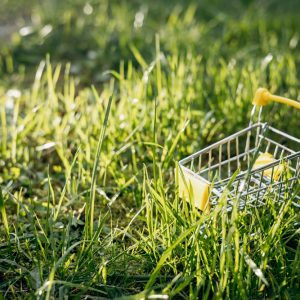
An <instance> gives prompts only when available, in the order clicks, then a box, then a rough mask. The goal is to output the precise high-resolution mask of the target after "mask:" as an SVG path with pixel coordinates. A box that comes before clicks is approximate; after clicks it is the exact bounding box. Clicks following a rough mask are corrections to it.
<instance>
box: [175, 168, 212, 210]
mask: <svg viewBox="0 0 300 300" xmlns="http://www.w3.org/2000/svg"><path fill="white" fill-rule="evenodd" d="M178 173H179V176H178V184H179V196H180V197H181V198H183V199H185V200H187V201H189V202H190V201H193V202H194V205H195V207H196V208H198V209H200V210H202V211H209V209H210V205H209V201H208V196H209V185H208V184H207V183H206V182H204V181H201V180H200V179H198V178H196V177H195V176H193V175H191V174H189V173H188V172H184V171H182V172H181V171H180V170H179V172H178ZM183 177H184V178H183Z"/></svg>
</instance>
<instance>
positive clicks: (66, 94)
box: [0, 0, 300, 299]
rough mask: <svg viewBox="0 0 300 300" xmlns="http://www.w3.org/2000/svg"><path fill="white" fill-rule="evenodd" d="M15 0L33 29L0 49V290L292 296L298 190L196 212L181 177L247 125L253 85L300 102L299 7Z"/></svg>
mask: <svg viewBox="0 0 300 300" xmlns="http://www.w3.org/2000/svg"><path fill="white" fill-rule="evenodd" d="M13 2H14V1H12V2H10V3H9V2H8V1H6V2H5V4H4V6H2V10H3V11H6V12H7V16H9V15H11V16H13V17H14V18H15V19H18V20H19V24H21V27H22V26H25V25H26V26H31V27H30V28H31V29H30V30H31V33H30V34H28V35H25V36H22V35H20V34H19V33H18V30H17V29H16V30H15V32H14V33H13V35H12V36H11V39H9V40H5V42H3V43H1V44H0V74H1V79H0V119H1V130H0V137H1V147H0V186H1V190H0V191H1V192H0V211H1V224H0V232H1V241H0V293H1V294H0V297H3V298H12V299H24V298H28V299H32V298H40V299H45V298H46V299H54V298H58V299H65V297H69V298H76V297H77V298H78V299H81V298H82V299H106V298H117V297H123V299H167V298H168V297H169V298H174V299H187V298H190V299H199V298H200V299H212V298H214V299H222V298H229V299H265V298H268V299H273V298H283V299H298V298H299V296H300V285H299V282H300V280H299V279H300V274H299V270H300V242H299V235H300V231H299V228H300V227H299V224H300V215H299V209H297V208H295V207H294V206H293V205H291V202H292V197H291V195H287V197H286V199H285V200H286V201H285V202H284V203H283V204H282V205H278V204H275V203H274V201H272V198H273V196H272V195H271V196H270V197H269V198H268V199H267V200H266V205H265V206H264V207H262V208H259V209H253V210H251V212H250V213H247V212H246V211H238V210H237V200H236V199H232V200H233V201H234V203H235V205H234V209H233V212H232V213H228V212H226V211H224V210H223V209H222V207H223V206H224V205H225V203H226V201H227V200H228V199H227V197H226V195H224V196H223V197H222V198H221V199H220V204H219V205H218V206H217V207H215V208H214V209H213V210H212V211H211V212H210V213H209V214H201V213H199V212H198V211H196V210H195V208H191V207H188V206H187V204H186V203H185V202H182V201H181V199H180V198H179V197H178V191H177V185H176V179H175V176H174V168H175V167H176V161H178V160H179V159H181V158H183V157H184V156H186V155H189V154H191V153H193V152H195V151H197V150H199V149H201V148H203V147H204V146H206V145H209V144H211V143H212V142H214V141H217V140H219V139H221V138H223V137H225V136H227V135H229V134H231V133H233V132H236V131H238V130H239V129H241V128H243V127H245V126H246V125H247V124H248V120H249V114H250V110H251V99H252V97H253V93H254V92H255V90H256V88H257V87H259V86H265V87H267V88H269V89H270V90H271V91H272V92H276V93H278V94H280V95H285V96H288V97H290V98H292V99H298V100H299V99H300V98H299V97H300V96H299V63H300V52H299V45H298V39H299V30H298V28H299V20H298V19H299V18H298V14H299V6H297V5H296V4H295V3H294V2H293V1H290V2H289V1H287V2H286V3H285V5H282V4H281V3H280V2H278V1H270V2H268V3H267V2H256V1H241V2H240V1H232V2H231V3H230V4H226V3H223V2H220V1H204V2H203V3H196V2H190V3H186V2H185V1H176V3H174V4H166V3H161V2H160V1H151V2H147V1H146V2H140V1H133V2H131V3H130V4H128V3H126V2H123V1H121V2H119V1H118V2H117V1H112V2H111V1H104V0H103V1H90V2H89V3H90V5H92V7H93V12H92V14H91V15H86V14H85V13H84V10H83V8H84V7H85V5H86V3H85V2H84V1H81V0H77V1H44V2H43V3H42V2H41V3H39V2H37V1H30V2H29V3H28V6H27V7H26V5H25V3H23V5H21V4H18V6H13ZM16 3H19V2H18V1H17V2H16ZM19 5H20V7H19ZM23 6H24V10H22V7H23ZM25 7H26V9H25ZM6 9H7V10H6ZM89 9H90V8H89V7H86V8H85V12H88V11H89ZM137 12H141V13H143V14H144V20H143V25H142V26H141V27H139V26H138V25H136V28H135V27H134V20H135V19H136V18H137V17H136V13H137ZM30 16H32V18H30ZM58 16H59V17H58ZM2 20H3V21H2ZM9 20H10V18H9V17H7V18H4V17H3V18H2V19H0V22H5V24H6V23H9V22H10V21H9ZM136 22H137V21H136ZM46 25H51V27H49V26H48V27H46V29H48V31H49V29H50V28H51V30H50V32H48V33H47V31H46V30H45V29H44V31H43V28H45V26H46ZM46 33H47V34H46ZM0 38H1V36H0ZM263 117H264V119H265V120H267V121H270V123H271V124H273V125H275V126H276V127H278V128H281V129H283V130H286V131H288V132H289V133H290V134H293V135H295V136H297V135H298V133H299V117H300V114H299V112H295V111H294V110H292V109H289V108H286V107H282V106H277V105H271V106H270V107H269V108H267V109H266V110H264V114H263ZM295 192H299V189H298V191H297V190H296V191H295Z"/></svg>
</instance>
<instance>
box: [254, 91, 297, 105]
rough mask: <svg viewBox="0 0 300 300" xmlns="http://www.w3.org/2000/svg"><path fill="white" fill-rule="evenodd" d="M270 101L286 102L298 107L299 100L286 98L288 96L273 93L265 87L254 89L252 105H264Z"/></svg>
mask: <svg viewBox="0 0 300 300" xmlns="http://www.w3.org/2000/svg"><path fill="white" fill-rule="evenodd" d="M271 101H273V102H279V103H283V104H287V105H289V106H292V107H295V108H297V109H300V102H298V101H295V100H291V99H288V98H284V97H280V96H276V95H273V94H271V93H270V92H269V91H268V90H267V89H265V88H259V89H258V90H257V91H256V93H255V95H254V98H253V102H252V103H253V104H254V105H258V106H265V105H267V104H268V103H269V102H271Z"/></svg>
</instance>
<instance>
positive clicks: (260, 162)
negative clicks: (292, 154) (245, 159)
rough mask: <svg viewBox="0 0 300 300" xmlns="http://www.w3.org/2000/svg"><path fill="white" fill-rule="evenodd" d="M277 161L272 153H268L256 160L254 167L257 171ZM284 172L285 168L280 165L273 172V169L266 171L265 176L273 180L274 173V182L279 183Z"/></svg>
mask: <svg viewBox="0 0 300 300" xmlns="http://www.w3.org/2000/svg"><path fill="white" fill-rule="evenodd" d="M275 160H276V159H275V158H274V156H273V155H272V154H271V153H268V152H266V153H262V154H260V155H259V156H258V158H257V159H256V161H255V163H254V166H253V169H254V170H256V169H258V168H260V167H263V166H266V165H268V164H271V163H273V162H274V161H275ZM283 170H284V166H283V165H282V164H279V165H277V166H275V167H274V168H273V171H272V168H270V169H267V170H265V171H264V173H263V174H264V176H267V177H269V178H271V177H272V173H273V180H276V181H277V180H278V179H279V178H280V176H281V174H282V172H283Z"/></svg>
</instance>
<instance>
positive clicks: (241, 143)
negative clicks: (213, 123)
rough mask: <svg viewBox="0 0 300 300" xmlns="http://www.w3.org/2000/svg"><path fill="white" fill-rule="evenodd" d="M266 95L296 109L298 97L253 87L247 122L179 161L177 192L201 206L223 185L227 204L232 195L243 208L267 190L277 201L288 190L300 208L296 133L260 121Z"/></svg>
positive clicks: (217, 196)
mask: <svg viewBox="0 0 300 300" xmlns="http://www.w3.org/2000/svg"><path fill="white" fill-rule="evenodd" d="M270 101H274V102H280V103H285V104H287V105H290V106H293V107H295V108H297V109H300V102H297V101H294V100H290V99H287V98H283V97H280V96H276V95H272V94H271V93H270V92H268V91H267V90H266V89H263V88H260V89H258V90H257V92H256V94H255V97H254V100H253V104H254V106H253V110H252V113H251V118H250V124H249V126H248V127H247V128H245V129H243V130H241V131H239V132H236V133H235V134H233V135H231V136H229V137H227V138H224V139H223V140H221V141H219V142H217V143H214V144H212V145H211V146H208V147H206V148H205V149H203V150H200V151H198V152H196V153H194V154H192V155H190V156H188V157H186V158H184V159H182V160H181V161H179V168H178V172H177V175H178V184H179V195H180V197H182V198H184V199H185V200H187V201H189V202H192V204H193V205H194V206H195V207H196V208H198V209H200V210H202V211H205V210H208V209H209V208H210V206H211V205H215V204H217V203H218V200H219V199H220V197H221V195H222V194H223V192H224V191H225V190H226V191H227V192H228V195H229V197H227V198H228V201H227V203H228V204H229V205H228V209H229V210H230V209H231V208H232V204H233V202H232V200H231V199H236V198H237V197H238V198H239V207H240V208H241V209H243V208H245V207H246V206H247V207H248V206H255V207H257V206H260V205H264V203H265V199H266V197H267V196H268V195H272V199H274V201H277V202H279V203H280V202H283V201H284V199H285V197H286V195H289V197H291V199H292V203H293V205H295V206H296V207H298V208H300V195H299V194H300V193H299V190H300V189H299V187H300V184H299V183H300V139H299V138H297V137H294V136H291V135H289V134H287V133H285V132H283V131H280V130H278V129H275V128H273V127H271V126H269V125H268V123H263V122H261V113H262V108H263V106H265V105H266V104H268V103H269V102H270ZM257 108H259V113H258V120H257V122H256V123H253V121H252V119H253V118H254V115H255V112H256V109H257ZM270 193H272V194H270Z"/></svg>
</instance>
